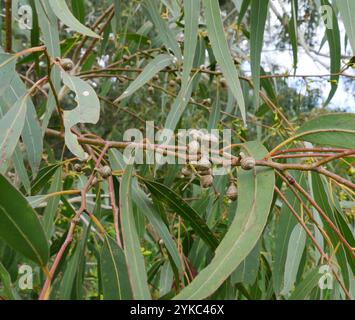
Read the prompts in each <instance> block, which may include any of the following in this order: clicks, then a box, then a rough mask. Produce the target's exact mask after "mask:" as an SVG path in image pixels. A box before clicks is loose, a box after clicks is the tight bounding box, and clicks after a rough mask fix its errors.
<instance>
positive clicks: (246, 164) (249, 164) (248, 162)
mask: <svg viewBox="0 0 355 320" xmlns="http://www.w3.org/2000/svg"><path fill="white" fill-rule="evenodd" d="M240 166H241V167H242V169H244V170H251V169H253V168H254V167H255V159H254V158H252V157H245V158H243V159H242V160H241V161H240Z"/></svg>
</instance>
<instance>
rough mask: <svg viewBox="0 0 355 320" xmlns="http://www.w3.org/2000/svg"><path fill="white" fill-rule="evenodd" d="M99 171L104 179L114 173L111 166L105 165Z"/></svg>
mask: <svg viewBox="0 0 355 320" xmlns="http://www.w3.org/2000/svg"><path fill="white" fill-rule="evenodd" d="M99 173H100V175H101V177H103V178H104V179H107V178H108V177H110V176H111V174H112V170H111V168H110V167H109V166H103V167H102V168H101V169H100V170H99Z"/></svg>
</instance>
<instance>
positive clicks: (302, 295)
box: [289, 268, 322, 300]
mask: <svg viewBox="0 0 355 320" xmlns="http://www.w3.org/2000/svg"><path fill="white" fill-rule="evenodd" d="M321 276H322V274H321V273H319V270H318V268H315V269H314V270H312V271H311V272H309V273H308V274H307V276H306V277H305V278H304V279H303V280H302V281H301V282H300V283H299V285H298V286H297V287H296V288H295V290H294V291H293V292H292V294H291V296H290V298H289V300H306V299H307V298H308V297H309V295H310V293H311V291H312V290H313V289H314V288H315V287H316V286H317V284H318V281H319V279H320V277H321Z"/></svg>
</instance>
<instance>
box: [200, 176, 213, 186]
mask: <svg viewBox="0 0 355 320" xmlns="http://www.w3.org/2000/svg"><path fill="white" fill-rule="evenodd" d="M200 184H201V187H202V188H208V187H210V186H211V185H212V184H213V177H212V176H211V175H207V176H201V178H200Z"/></svg>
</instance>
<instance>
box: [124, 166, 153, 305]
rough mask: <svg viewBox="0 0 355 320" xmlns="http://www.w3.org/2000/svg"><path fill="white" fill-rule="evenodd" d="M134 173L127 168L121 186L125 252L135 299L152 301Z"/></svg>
mask: <svg viewBox="0 0 355 320" xmlns="http://www.w3.org/2000/svg"><path fill="white" fill-rule="evenodd" d="M132 173H133V166H132V165H129V166H127V168H126V171H125V173H124V175H123V177H122V181H121V185H120V208H121V212H120V214H121V227H122V235H123V242H124V248H125V249H124V251H125V256H126V262H127V268H128V270H129V276H130V283H131V287H132V292H133V297H134V299H137V300H150V299H151V296H150V292H149V288H148V281H147V272H146V269H145V265H144V258H143V256H142V253H141V246H140V242H139V238H138V234H137V229H136V225H135V221H134V216H133V206H132V199H131V187H132Z"/></svg>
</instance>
